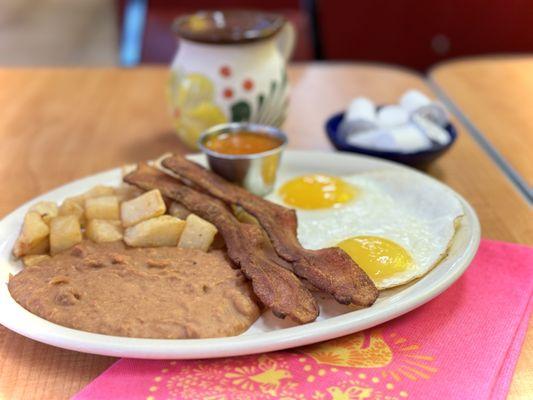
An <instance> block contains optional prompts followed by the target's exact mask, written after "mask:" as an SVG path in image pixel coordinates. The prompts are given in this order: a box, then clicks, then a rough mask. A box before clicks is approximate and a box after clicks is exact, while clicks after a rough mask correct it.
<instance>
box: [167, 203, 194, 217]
mask: <svg viewBox="0 0 533 400" xmlns="http://www.w3.org/2000/svg"><path fill="white" fill-rule="evenodd" d="M168 213H169V214H170V215H172V216H173V217H176V218H179V219H185V218H187V217H188V216H189V214H190V213H191V212H190V211H189V210H188V209H186V208H185V207H184V206H182V205H181V204H180V203H177V202H175V201H173V202H172V203H171V204H170V207H169V208H168Z"/></svg>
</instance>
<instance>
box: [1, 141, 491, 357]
mask: <svg viewBox="0 0 533 400" xmlns="http://www.w3.org/2000/svg"><path fill="white" fill-rule="evenodd" d="M290 154H294V155H295V157H298V154H300V156H305V157H312V156H313V155H314V156H320V155H328V156H333V155H334V156H340V157H341V158H345V157H346V158H350V159H351V158H359V159H362V160H363V161H365V160H367V161H371V162H378V163H379V164H382V165H383V166H390V167H393V168H396V169H398V168H400V169H402V170H407V171H409V172H414V173H416V174H418V175H421V176H424V177H425V178H427V179H430V180H431V181H433V182H434V183H437V184H439V185H441V186H442V187H445V188H446V189H447V190H449V191H451V192H452V193H454V194H455V196H457V198H458V199H459V201H460V202H461V205H462V206H463V208H464V217H463V218H468V222H469V224H470V228H471V235H470V237H469V238H468V241H467V244H466V247H465V250H464V252H463V253H462V254H461V255H460V256H459V257H458V258H457V259H456V260H455V261H454V263H453V265H452V266H451V271H450V274H449V276H447V277H445V278H441V279H439V280H437V281H436V282H435V283H434V284H433V285H430V286H428V287H425V288H422V289H420V290H419V291H417V294H416V295H411V296H407V297H406V298H403V299H399V300H398V303H396V307H395V309H394V310H391V311H390V312H388V313H387V312H386V311H387V308H386V309H384V310H382V309H381V308H372V307H370V308H367V309H365V310H361V311H364V314H363V315H361V316H360V317H359V318H357V319H355V320H354V319H353V315H352V314H353V313H354V312H359V311H354V312H348V313H346V314H342V315H338V316H335V317H332V318H329V319H327V320H322V321H315V322H313V323H311V324H306V325H300V326H294V327H289V328H284V329H278V330H275V331H270V332H262V333H253V334H249V335H239V336H232V337H224V338H210V339H146V338H129V337H120V336H110V335H103V334H98V333H91V332H85V331H80V330H77V329H72V328H67V327H64V326H61V325H58V324H55V323H52V322H50V321H47V320H45V319H43V318H41V317H38V316H36V315H34V314H32V313H30V312H29V311H28V310H26V309H24V308H23V307H22V306H20V305H19V304H18V303H16V302H15V301H14V300H13V299H12V298H11V300H12V302H13V303H15V307H16V308H17V310H18V311H19V312H21V313H22V314H23V315H25V316H26V317H27V318H31V320H30V321H31V323H30V326H29V327H28V326H25V325H23V326H19V325H17V323H16V321H13V320H10V319H9V318H6V313H4V312H2V313H0V324H2V325H3V326H5V327H6V328H8V329H10V330H12V331H14V332H17V333H19V334H21V335H23V336H25V337H28V338H30V339H33V340H37V341H39V342H42V343H46V344H49V345H53V346H56V347H61V348H64V349H68V350H75V351H81V352H85V353H91V354H98V355H106V356H116V357H129V358H149V359H169V358H175V359H198V358H216V357H228V356H239V355H247V354H257V353H263V352H269V351H274V350H282V349H288V348H292V347H296V346H303V345H308V344H311V343H316V342H321V341H325V340H329V339H333V338H336V337H340V336H344V335H347V334H350V333H355V332H358V331H361V330H364V329H368V328H370V327H373V326H376V325H378V324H381V323H383V322H386V321H389V320H391V319H394V318H397V317H398V316H400V315H403V314H405V313H407V312H409V311H412V310H413V309H415V308H417V307H419V306H421V305H423V304H425V303H426V302H428V301H430V300H431V299H433V298H435V297H436V296H438V295H439V294H441V293H442V292H444V291H445V290H446V289H447V288H448V287H450V286H451V285H452V284H453V283H454V282H455V281H456V280H457V279H459V277H460V276H461V275H462V274H463V273H464V271H465V270H466V269H467V268H468V266H469V265H470V263H471V261H472V259H473V258H474V256H475V254H476V252H477V249H478V247H479V243H480V240H481V228H480V224H479V219H478V217H477V215H476V212H475V211H474V209H473V207H472V206H471V205H470V204H469V203H468V202H467V201H466V200H465V199H464V198H463V197H462V196H461V195H460V194H458V193H457V192H455V191H454V190H453V189H451V188H450V187H449V186H447V185H446V184H444V183H442V182H439V181H438V180H436V179H435V178H433V177H431V176H429V175H427V174H424V173H422V172H420V171H418V170H416V169H414V168H411V167H409V166H405V165H401V164H398V163H395V162H392V161H388V160H383V159H379V158H376V157H371V156H366V155H359V154H351V153H346V152H326V151H313V150H311V151H309V150H286V151H285V154H284V157H287V155H290ZM188 157H189V158H190V159H192V160H195V161H199V160H203V159H204V156H203V155H202V154H193V155H189V156H188ZM120 171H121V167H117V168H113V169H110V170H106V171H104V172H100V173H97V174H93V175H89V176H86V177H83V178H80V179H76V180H74V181H71V182H68V183H66V184H64V185H61V186H59V187H56V188H55V189H52V190H50V191H48V192H46V193H44V194H41V195H39V196H37V197H35V198H33V199H31V200H29V201H27V202H25V203H24V204H22V205H21V206H19V207H17V208H16V209H15V210H13V211H12V212H10V213H9V214H8V215H6V216H5V217H4V218H2V220H0V230H1V227H2V226H3V225H4V224H6V223H7V222H9V221H10V220H12V219H15V218H19V217H18V215H19V214H21V213H23V212H24V211H25V210H26V209H27V208H29V207H30V205H31V204H33V203H35V202H36V201H39V200H42V199H46V198H48V197H50V196H54V194H56V193H57V192H59V191H61V190H66V189H67V188H68V187H70V186H72V185H81V186H83V185H87V184H88V182H89V181H91V180H96V181H98V180H101V179H110V178H111V176H112V175H113V174H117V175H118V174H120ZM104 177H106V178H104ZM19 223H20V222H19ZM0 234H1V232H0ZM6 245H7V238H5V237H4V236H0V249H1V248H3V247H5V246H6ZM8 262H11V260H9V261H8ZM423 280H424V277H422V278H420V279H418V280H417V281H416V282H421V281H423ZM2 283H4V282H3V281H2ZM5 287H6V288H5V291H7V295H8V296H9V297H11V296H10V295H9V291H8V290H7V283H5ZM3 289H4V288H3ZM400 293H401V292H400ZM1 299H2V297H0V307H1V306H3V304H2V302H3V301H2V300H1ZM387 307H388V308H390V307H391V306H387ZM28 314H29V315H28ZM37 320H38V321H37ZM332 320H335V321H333V322H332ZM354 325H356V327H354ZM311 326H312V329H309V327H311ZM43 327H44V328H45V329H44V330H43V329H40V328H43ZM32 328H34V329H32ZM306 331H307V332H306ZM265 335H267V338H266V339H265V338H264V336H265Z"/></svg>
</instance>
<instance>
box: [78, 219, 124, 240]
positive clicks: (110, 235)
mask: <svg viewBox="0 0 533 400" xmlns="http://www.w3.org/2000/svg"><path fill="white" fill-rule="evenodd" d="M85 235H86V236H87V237H88V238H89V239H91V240H92V241H93V242H96V243H103V242H115V241H117V240H120V239H122V223H121V222H120V221H119V220H116V221H109V220H104V219H91V220H90V221H89V223H88V224H87V229H86V230H85Z"/></svg>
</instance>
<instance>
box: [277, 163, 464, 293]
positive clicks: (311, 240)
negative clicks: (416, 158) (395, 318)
mask: <svg viewBox="0 0 533 400" xmlns="http://www.w3.org/2000/svg"><path fill="white" fill-rule="evenodd" d="M316 181H317V178H316V175H305V176H298V177H293V178H291V179H289V180H287V181H285V182H280V184H279V190H278V191H277V193H274V194H272V195H270V196H269V197H268V199H269V200H271V201H273V202H276V203H280V204H287V205H291V206H293V207H296V213H297V216H298V238H299V239H300V242H301V243H302V245H303V246H304V247H306V248H310V249H321V248H323V247H327V246H339V247H341V248H342V249H343V250H345V251H346V252H347V253H348V254H349V255H350V256H351V257H352V258H353V259H354V260H355V261H356V262H357V264H358V265H359V266H360V267H361V268H362V269H363V270H365V272H366V273H367V274H368V275H369V276H370V277H371V278H372V280H373V281H374V283H375V284H376V286H377V287H378V288H379V289H386V288H390V287H394V286H398V285H402V284H405V283H407V282H409V281H411V280H413V279H415V278H417V277H420V276H422V275H424V274H425V273H427V272H428V271H429V270H430V269H431V268H432V267H433V266H435V265H436V264H437V263H438V262H439V261H440V260H441V259H442V257H443V256H444V255H445V254H446V252H447V250H448V247H449V246H450V243H451V241H452V239H453V236H454V234H455V229H456V223H457V222H458V221H459V219H460V217H461V216H462V215H463V208H462V206H461V203H460V202H459V200H458V199H457V198H456V197H455V195H454V194H453V193H451V192H450V191H449V190H448V189H447V188H445V187H443V186H441V185H439V184H437V183H434V182H431V181H428V180H427V178H425V177H424V176H422V175H413V174H412V173H407V172H403V171H394V170H387V169H384V170H378V171H369V172H362V173H358V174H355V175H346V176H343V177H332V176H327V177H325V176H321V178H320V181H321V182H326V183H327V185H326V187H325V188H322V189H323V190H318V189H317V187H316V186H317V184H316ZM339 188H342V190H339ZM347 188H348V189H347ZM294 189H295V190H296V192H292V190H294ZM303 193H307V194H308V196H305V195H304V194H303ZM343 193H344V194H345V193H356V195H354V196H351V197H349V196H344V199H347V201H342V202H339V201H336V200H338V199H340V198H341V196H342V195H343ZM287 199H289V200H290V201H287ZM316 205H321V207H319V208H317V207H316Z"/></svg>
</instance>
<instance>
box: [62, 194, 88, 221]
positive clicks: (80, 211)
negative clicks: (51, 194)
mask: <svg viewBox="0 0 533 400" xmlns="http://www.w3.org/2000/svg"><path fill="white" fill-rule="evenodd" d="M84 202H85V200H83V201H82V202H81V203H80V202H79V201H78V198H77V197H70V198H67V199H65V200H64V201H63V203H61V205H60V206H59V215H60V216H66V215H74V216H75V217H76V218H78V221H79V222H80V225H81V226H85V208H84V207H83V203H84Z"/></svg>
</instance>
